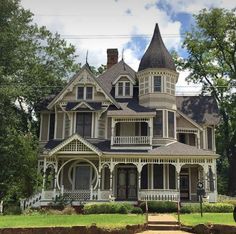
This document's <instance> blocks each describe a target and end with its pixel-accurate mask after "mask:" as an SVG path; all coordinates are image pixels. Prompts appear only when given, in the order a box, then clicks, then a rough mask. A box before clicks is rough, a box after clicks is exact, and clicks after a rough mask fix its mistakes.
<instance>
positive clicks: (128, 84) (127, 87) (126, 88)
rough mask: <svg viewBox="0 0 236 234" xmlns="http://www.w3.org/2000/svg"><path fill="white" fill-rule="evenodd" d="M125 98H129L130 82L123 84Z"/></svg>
mask: <svg viewBox="0 0 236 234" xmlns="http://www.w3.org/2000/svg"><path fill="white" fill-rule="evenodd" d="M125 96H130V82H126V83H125Z"/></svg>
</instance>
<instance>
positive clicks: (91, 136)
mask: <svg viewBox="0 0 236 234" xmlns="http://www.w3.org/2000/svg"><path fill="white" fill-rule="evenodd" d="M88 113H91V124H90V125H91V129H90V136H89V137H87V136H84V134H83V135H81V134H80V133H78V132H77V118H78V117H77V116H78V114H88ZM93 119H94V115H93V113H92V112H76V113H75V124H74V126H75V127H74V132H75V133H78V134H79V135H80V136H81V137H83V138H93V127H94V126H93ZM84 120H85V119H84V117H83V123H82V125H83V127H85V126H87V125H85V121H84ZM83 133H84V131H83Z"/></svg>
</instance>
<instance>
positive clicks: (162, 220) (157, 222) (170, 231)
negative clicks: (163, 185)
mask: <svg viewBox="0 0 236 234" xmlns="http://www.w3.org/2000/svg"><path fill="white" fill-rule="evenodd" d="M179 229H180V227H179V225H178V222H177V220H176V218H175V217H174V216H172V215H169V214H149V215H148V230H147V231H144V232H140V234H141V233H142V234H187V232H184V231H181V230H179Z"/></svg>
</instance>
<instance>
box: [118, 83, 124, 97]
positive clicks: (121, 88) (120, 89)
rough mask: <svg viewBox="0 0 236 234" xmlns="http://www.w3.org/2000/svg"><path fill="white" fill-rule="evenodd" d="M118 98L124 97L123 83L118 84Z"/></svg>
mask: <svg viewBox="0 0 236 234" xmlns="http://www.w3.org/2000/svg"><path fill="white" fill-rule="evenodd" d="M118 96H123V83H121V82H120V83H118Z"/></svg>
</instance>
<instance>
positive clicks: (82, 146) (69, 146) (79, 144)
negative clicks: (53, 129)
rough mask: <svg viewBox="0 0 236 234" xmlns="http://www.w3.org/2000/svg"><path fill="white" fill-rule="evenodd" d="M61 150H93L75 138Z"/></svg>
mask: <svg viewBox="0 0 236 234" xmlns="http://www.w3.org/2000/svg"><path fill="white" fill-rule="evenodd" d="M60 151H66V152H68V151H69V152H76V151H83V152H91V149H89V148H88V147H87V146H86V145H85V144H83V143H82V142H80V141H79V140H74V141H72V142H71V143H69V144H67V145H66V146H64V147H63V148H62V149H61V150H60Z"/></svg>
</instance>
